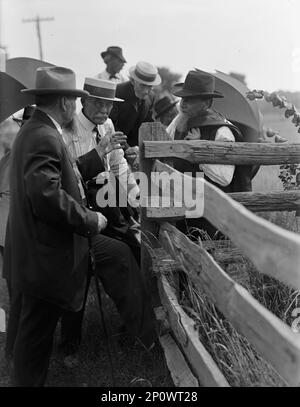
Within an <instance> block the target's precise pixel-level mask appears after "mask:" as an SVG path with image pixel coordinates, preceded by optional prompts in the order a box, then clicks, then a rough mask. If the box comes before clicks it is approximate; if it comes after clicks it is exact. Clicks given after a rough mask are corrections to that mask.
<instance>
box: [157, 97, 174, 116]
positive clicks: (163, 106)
mask: <svg viewBox="0 0 300 407" xmlns="http://www.w3.org/2000/svg"><path fill="white" fill-rule="evenodd" d="M177 102H178V100H175V101H174V100H171V99H170V98H169V97H168V96H165V97H163V98H161V99H159V100H158V101H157V102H156V103H155V105H154V110H155V113H156V116H155V118H156V119H157V118H158V117H160V116H161V115H163V114H164V113H166V112H168V111H169V110H170V109H172V107H173V106H175V105H176V103H177Z"/></svg>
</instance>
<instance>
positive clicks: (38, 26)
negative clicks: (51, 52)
mask: <svg viewBox="0 0 300 407" xmlns="http://www.w3.org/2000/svg"><path fill="white" fill-rule="evenodd" d="M53 20H54V17H43V18H41V17H40V16H39V15H37V16H36V17H35V18H27V19H23V20H22V22H23V23H36V32H37V37H38V42H39V51H40V59H41V60H42V59H43V47H42V36H41V27H40V22H41V21H53Z"/></svg>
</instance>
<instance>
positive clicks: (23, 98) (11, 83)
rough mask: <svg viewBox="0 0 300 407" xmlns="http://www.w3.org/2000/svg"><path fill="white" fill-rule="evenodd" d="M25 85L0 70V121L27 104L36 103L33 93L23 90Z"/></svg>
mask: <svg viewBox="0 0 300 407" xmlns="http://www.w3.org/2000/svg"><path fill="white" fill-rule="evenodd" d="M21 89H25V86H24V85H23V84H22V83H20V82H19V81H17V80H16V79H14V78H12V77H11V76H10V75H8V74H7V73H6V72H0V123H1V122H2V121H3V120H5V119H7V118H8V117H9V116H11V115H12V114H14V113H15V112H17V111H18V110H20V109H23V108H24V107H25V106H27V105H32V104H33V103H35V97H34V96H33V95H28V94H27V95H26V94H24V93H22V92H21Z"/></svg>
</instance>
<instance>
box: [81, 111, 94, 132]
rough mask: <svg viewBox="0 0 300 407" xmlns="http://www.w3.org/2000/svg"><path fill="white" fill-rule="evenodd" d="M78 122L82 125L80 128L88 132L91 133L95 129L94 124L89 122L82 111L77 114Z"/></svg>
mask: <svg viewBox="0 0 300 407" xmlns="http://www.w3.org/2000/svg"><path fill="white" fill-rule="evenodd" d="M78 120H79V121H80V123H81V124H82V126H83V127H84V128H85V129H86V130H88V131H93V130H94V128H95V127H96V125H95V123H93V122H91V121H90V120H89V119H88V118H87V117H86V116H85V115H84V114H83V112H82V110H80V112H79V113H78Z"/></svg>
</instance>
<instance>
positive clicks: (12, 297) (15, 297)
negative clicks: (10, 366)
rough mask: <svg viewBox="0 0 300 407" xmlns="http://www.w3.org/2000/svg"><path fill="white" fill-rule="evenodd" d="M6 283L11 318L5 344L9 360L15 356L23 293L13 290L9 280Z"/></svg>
mask: <svg viewBox="0 0 300 407" xmlns="http://www.w3.org/2000/svg"><path fill="white" fill-rule="evenodd" d="M6 282H7V289H8V294H9V316H8V323H7V332H6V342H5V357H6V358H7V359H11V358H12V356H13V350H14V345H15V340H16V336H17V331H18V326H19V320H20V315H21V309H22V293H21V291H20V290H18V289H16V288H14V289H13V287H12V286H11V283H10V281H9V280H7V281H6Z"/></svg>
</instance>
